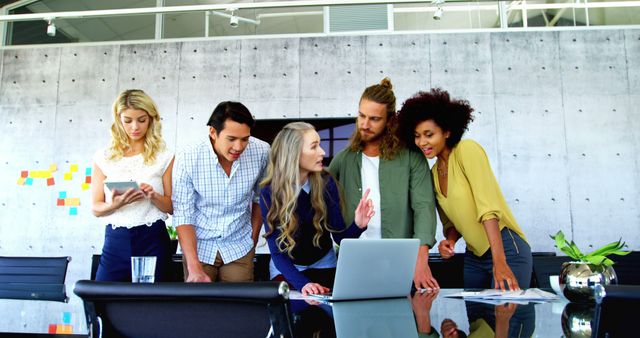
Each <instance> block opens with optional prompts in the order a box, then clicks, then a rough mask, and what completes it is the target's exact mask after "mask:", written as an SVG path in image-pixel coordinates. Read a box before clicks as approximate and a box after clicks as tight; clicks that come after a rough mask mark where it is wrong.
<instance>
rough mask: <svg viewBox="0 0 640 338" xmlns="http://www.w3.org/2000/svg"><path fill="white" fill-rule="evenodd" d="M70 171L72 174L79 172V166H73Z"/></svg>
mask: <svg viewBox="0 0 640 338" xmlns="http://www.w3.org/2000/svg"><path fill="white" fill-rule="evenodd" d="M69 171H70V172H72V173H75V172H78V165H77V164H72V165H71V167H70V169H69Z"/></svg>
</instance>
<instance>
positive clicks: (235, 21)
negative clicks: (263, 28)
mask: <svg viewBox="0 0 640 338" xmlns="http://www.w3.org/2000/svg"><path fill="white" fill-rule="evenodd" d="M237 10H238V9H237V8H234V7H231V8H227V9H226V10H225V12H230V13H231V14H229V13H225V12H219V11H210V12H208V13H210V14H212V15H216V16H220V17H223V18H227V19H229V26H231V27H232V28H236V27H238V25H239V24H240V21H242V22H246V23H250V24H253V25H256V26H257V25H259V24H260V20H259V19H258V20H252V19H247V18H243V17H241V16H238V15H236V11H237Z"/></svg>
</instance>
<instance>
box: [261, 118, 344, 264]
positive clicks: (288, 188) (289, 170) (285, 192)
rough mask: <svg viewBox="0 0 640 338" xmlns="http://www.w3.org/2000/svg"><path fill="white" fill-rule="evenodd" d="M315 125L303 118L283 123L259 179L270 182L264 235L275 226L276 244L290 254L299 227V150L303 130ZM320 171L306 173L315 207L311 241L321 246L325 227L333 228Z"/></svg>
mask: <svg viewBox="0 0 640 338" xmlns="http://www.w3.org/2000/svg"><path fill="white" fill-rule="evenodd" d="M310 130H315V128H314V127H313V126H312V125H311V124H309V123H305V122H292V123H289V124H287V125H286V126H284V128H282V130H281V131H280V132H279V133H278V135H277V136H276V138H275V139H274V140H273V144H271V153H270V154H269V166H268V167H267V175H266V177H265V179H264V180H263V181H262V182H261V183H260V184H261V186H263V187H264V186H266V185H269V184H271V205H270V206H269V212H268V213H267V219H266V224H267V228H268V230H267V232H266V234H265V235H264V237H268V236H269V235H271V234H272V233H273V231H274V230H275V228H278V230H280V235H279V236H278V238H276V243H277V244H278V247H279V248H280V250H282V251H283V252H286V253H287V254H288V255H289V257H292V254H291V252H292V251H293V248H294V247H295V246H296V241H295V239H294V234H295V233H296V230H297V229H298V226H299V224H298V218H297V217H296V206H297V200H298V195H299V193H300V189H301V187H300V153H301V152H302V146H303V139H304V134H305V133H307V132H308V131H310ZM325 174H326V173H325V172H324V171H323V172H311V173H309V183H310V185H311V206H312V207H313V210H314V215H313V222H312V223H313V227H314V228H315V229H316V233H315V235H314V236H313V245H314V246H316V247H320V237H322V234H323V233H324V231H325V230H327V231H331V232H334V231H333V230H331V229H329V228H328V226H327V219H326V217H325V215H326V214H327V205H326V203H325V201H324V187H325V181H324V178H323V176H324V175H325Z"/></svg>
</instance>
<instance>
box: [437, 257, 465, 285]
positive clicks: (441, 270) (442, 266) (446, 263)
mask: <svg viewBox="0 0 640 338" xmlns="http://www.w3.org/2000/svg"><path fill="white" fill-rule="evenodd" d="M429 267H430V268H431V274H433V277H434V278H435V279H436V280H437V281H438V284H439V285H440V287H441V288H463V287H464V254H456V255H455V256H453V257H451V258H449V259H444V258H442V257H441V256H440V255H439V254H429Z"/></svg>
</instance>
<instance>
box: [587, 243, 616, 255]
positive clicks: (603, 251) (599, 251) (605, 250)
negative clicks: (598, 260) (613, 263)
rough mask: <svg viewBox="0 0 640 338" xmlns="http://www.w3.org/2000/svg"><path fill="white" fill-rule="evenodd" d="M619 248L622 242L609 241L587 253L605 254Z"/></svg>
mask: <svg viewBox="0 0 640 338" xmlns="http://www.w3.org/2000/svg"><path fill="white" fill-rule="evenodd" d="M620 249H622V244H621V243H620V241H619V240H618V241H617V242H611V243H609V244H607V245H604V246H602V247H600V248H599V249H597V250H595V251H593V252H592V253H590V254H589V255H594V256H601V255H602V256H606V255H607V254H608V253H609V252H611V251H616V250H620Z"/></svg>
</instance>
